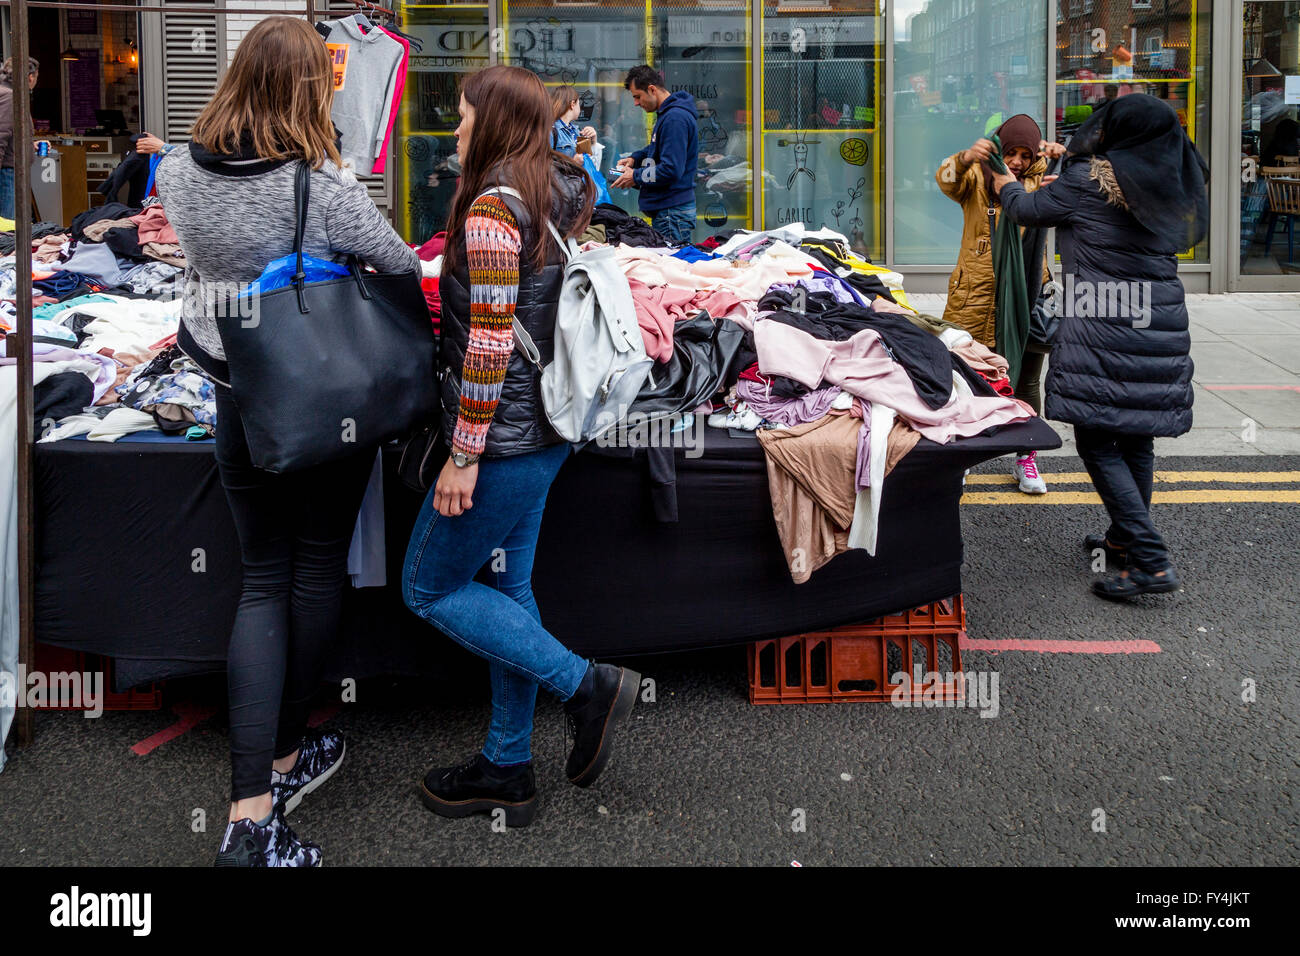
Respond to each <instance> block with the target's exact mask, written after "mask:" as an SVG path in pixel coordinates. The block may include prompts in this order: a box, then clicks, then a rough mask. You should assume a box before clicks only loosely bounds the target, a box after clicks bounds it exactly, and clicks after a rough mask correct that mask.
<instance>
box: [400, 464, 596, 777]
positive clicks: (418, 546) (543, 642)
mask: <svg viewBox="0 0 1300 956" xmlns="http://www.w3.org/2000/svg"><path fill="white" fill-rule="evenodd" d="M568 454H569V446H568V445H567V444H563V443H562V444H559V445H552V446H550V447H549V448H543V449H542V450H541V451H535V452H530V453H528V454H525V455H511V456H509V457H507V458H484V459H483V460H482V461H480V462H479V471H478V484H477V485H476V486H475V488H474V494H473V501H474V506H473V507H472V508H470V509H469V510H468V511H466V512H464V513H463V514H460V515H457V516H456V517H454V518H444V517H443V516H442V515H440V514H438V512H437V510H436V509H435V508H434V507H433V489H430V490H429V493H428V495H426V496H425V499H424V506H423V507H422V508H421V509H420V516H419V517H418V518H417V519H416V520H415V529H414V530H413V531H412V532H411V543H410V544H409V545H408V546H407V549H406V561H405V564H404V565H403V567H402V598H403V599H404V600H405V601H406V606H407V607H409V608H410V609H411V610H412V611H414V612H415V613H416V614H418V615H420V617H422V618H424V619H425V620H426V621H428V622H429V623H430V624H432V625H433V626H434V627H436V628H438V630H440V631H442V632H443V633H444V634H446V635H447V636H448V637H450V638H451V639H452V640H454V641H456V642H457V643H458V644H461V645H462V646H464V647H465V648H466V649H468V650H470V651H473V652H474V653H475V654H477V655H478V656H479V657H482V658H484V659H485V660H486V661H487V662H488V664H489V668H488V669H489V672H490V676H491V679H492V723H491V725H490V726H489V728H488V736H487V742H486V743H485V744H484V745H483V756H484V757H486V758H487V759H488V760H490V761H492V762H493V763H494V764H497V765H499V766H510V765H513V764H521V763H527V762H528V761H529V760H530V759H531V749H530V741H531V738H532V734H533V707H534V705H535V703H536V701H537V687H538V685H541V686H542V687H544V688H545V689H546V690H548V691H549V692H550V693H552V694H554V695H555V696H556V697H558V698H560V699H561V700H568V699H569V698H570V697H572V696H573V695H574V693H575V692H576V691H577V689H578V685H579V684H580V683H582V678H583V675H584V674H586V672H587V661H585V660H584V659H583V658H581V657H579V656H578V655H577V654H575V653H573V652H572V651H570V650H569V649H568V648H566V647H565V646H564V645H563V644H561V643H560V642H559V641H558V640H556V639H555V638H554V637H553V636H552V635H551V634H550V633H549V632H548V631H547V630H546V629H545V628H544V627H542V623H541V615H540V614H539V613H538V610H537V602H536V601H535V600H534V599H533V583H532V579H533V557H534V555H535V553H536V551H537V533H538V531H539V530H540V529H541V526H542V512H543V510H544V509H545V507H546V494H547V492H548V491H549V490H550V487H551V482H552V481H554V480H555V476H556V474H557V473H558V472H559V470H560V466H561V465H562V464H564V459H565V458H567V457H568ZM498 549H500V550H498ZM484 565H488V573H489V576H490V579H491V581H492V586H491V587H489V586H488V585H486V584H482V583H480V582H478V581H475V580H474V577H475V575H476V574H477V573H478V571H479V569H481V568H483V567H484Z"/></svg>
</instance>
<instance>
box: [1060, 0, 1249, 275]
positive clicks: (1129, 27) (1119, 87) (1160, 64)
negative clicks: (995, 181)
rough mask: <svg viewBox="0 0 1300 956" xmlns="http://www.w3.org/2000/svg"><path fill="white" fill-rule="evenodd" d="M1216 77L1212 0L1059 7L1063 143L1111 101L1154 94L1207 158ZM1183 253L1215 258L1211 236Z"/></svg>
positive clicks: (1076, 2)
mask: <svg viewBox="0 0 1300 956" xmlns="http://www.w3.org/2000/svg"><path fill="white" fill-rule="evenodd" d="M1247 6H1250V4H1247ZM1209 77H1210V0H1059V2H1058V4H1057V20H1056V122H1057V132H1058V134H1059V135H1058V139H1060V140H1061V141H1062V142H1068V141H1069V137H1070V135H1071V134H1072V133H1073V132H1074V131H1075V130H1076V129H1078V128H1079V124H1080V123H1082V122H1083V121H1084V120H1085V119H1087V118H1088V116H1090V115H1091V114H1092V111H1093V110H1094V109H1095V108H1096V107H1097V106H1098V105H1100V104H1101V103H1103V102H1105V101H1106V100H1108V99H1114V98H1115V97H1117V96H1127V95H1128V94H1129V93H1149V94H1150V95H1152V96H1158V97H1160V98H1161V99H1164V100H1168V101H1169V104H1170V105H1171V106H1172V107H1173V108H1174V109H1175V110H1177V111H1178V116H1179V119H1180V120H1181V122H1182V124H1183V128H1184V129H1186V130H1187V135H1188V136H1190V137H1191V139H1192V141H1193V142H1194V143H1195V144H1196V146H1197V149H1199V150H1200V152H1201V155H1202V156H1204V157H1205V158H1206V161H1207V162H1208V161H1209V157H1210V96H1209V93H1210V84H1209ZM1211 201H1213V189H1211ZM1181 258H1182V259H1184V260H1192V261H1196V262H1208V261H1209V240H1208V238H1207V239H1206V240H1205V241H1204V242H1202V243H1201V244H1200V245H1199V246H1198V247H1197V248H1196V249H1195V250H1188V251H1187V252H1186V253H1184V254H1183V255H1182V256H1181Z"/></svg>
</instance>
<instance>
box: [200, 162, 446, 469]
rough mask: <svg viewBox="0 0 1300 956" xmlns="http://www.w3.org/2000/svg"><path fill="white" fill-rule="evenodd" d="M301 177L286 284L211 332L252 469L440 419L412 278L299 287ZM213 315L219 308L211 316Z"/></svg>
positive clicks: (425, 322) (348, 450)
mask: <svg viewBox="0 0 1300 956" xmlns="http://www.w3.org/2000/svg"><path fill="white" fill-rule="evenodd" d="M310 180H311V170H310V169H309V168H308V166H307V165H306V164H300V165H299V167H298V170H297V176H296V178H295V181H294V207H295V213H296V222H295V228H294V238H293V251H294V253H295V254H296V255H297V256H298V270H297V276H296V277H295V279H294V282H293V284H291V285H289V286H286V287H284V288H281V289H274V290H272V291H270V292H266V293H263V294H261V295H259V296H257V298H256V301H255V302H254V303H253V311H252V316H251V317H249V316H248V312H249V309H248V306H247V304H245V305H244V307H243V308H242V309H240V308H228V309H225V310H224V311H225V312H226V313H227V314H226V315H218V317H217V327H218V330H219V332H220V334H221V343H222V345H223V346H224V348H225V350H226V360H227V363H228V364H229V366H230V388H231V391H232V392H233V393H234V396H235V401H236V403H237V404H238V405H239V410H240V417H241V419H242V420H243V424H244V433H245V434H246V435H247V437H248V449H249V453H250V456H251V458H252V462H253V464H254V465H256V466H257V467H259V468H263V469H265V470H267V471H273V472H290V471H297V470H299V469H302V468H308V467H310V466H312V465H318V464H322V463H324V462H327V461H333V460H336V459H339V458H344V457H347V456H348V455H351V454H356V453H357V452H359V451H361V450H362V449H364V448H374V447H376V446H378V445H380V444H382V443H384V442H386V441H389V440H391V439H394V438H400V437H402V436H405V435H407V434H409V433H410V432H412V431H413V430H415V429H416V428H418V427H420V426H422V425H424V424H426V423H427V422H429V421H430V420H432V419H435V418H436V417H437V416H438V415H439V413H440V407H441V406H440V401H439V396H438V389H437V382H436V381H435V379H434V365H435V359H436V355H435V352H436V344H435V341H434V335H433V323H432V319H431V318H430V315H429V307H428V304H427V303H426V302H425V299H424V292H423V290H421V288H420V278H419V273H418V271H417V270H412V271H411V272H407V273H367V272H365V271H363V270H362V268H361V265H360V263H359V262H357V260H356V258H355V257H352V258H351V260H350V261H349V262H348V269H349V272H350V275H349V276H348V277H347V278H339V279H330V280H328V281H325V282H305V281H304V279H303V264H302V241H303V233H304V231H305V229H306V224H307V203H308V201H309V199H310V194H311V182H310ZM218 311H223V310H218Z"/></svg>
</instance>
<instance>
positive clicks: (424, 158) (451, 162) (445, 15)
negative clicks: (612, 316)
mask: <svg viewBox="0 0 1300 956" xmlns="http://www.w3.org/2000/svg"><path fill="white" fill-rule="evenodd" d="M402 23H403V24H404V26H403V30H405V31H406V32H407V33H409V34H410V35H411V36H413V37H415V38H416V40H417V41H418V43H419V44H420V46H421V47H422V49H420V50H416V49H415V47H414V46H412V48H411V58H410V62H409V64H408V66H407V74H406V92H405V94H404V95H403V96H402V112H401V114H400V115H399V116H398V120H397V131H396V142H395V143H394V158H395V160H396V162H395V164H394V169H393V176H394V190H393V194H394V200H393V201H394V207H395V208H394V219H395V221H396V226H397V230H398V232H400V233H401V234H402V236H403V237H404V238H405V239H406V240H407V241H409V242H423V241H424V240H425V239H428V238H429V237H430V236H431V235H433V234H434V233H435V232H438V231H439V230H440V229H442V227H443V224H444V223H445V221H446V218H447V210H448V208H449V207H450V206H451V197H452V195H453V194H454V193H455V191H456V178H457V176H459V175H460V172H459V167H458V165H457V162H456V137H455V136H454V135H453V130H455V129H456V126H457V124H458V123H459V122H460V115H459V113H458V112H457V107H458V106H459V105H460V97H459V94H458V84H459V82H460V78H461V77H462V76H464V75H465V74H467V73H472V72H474V71H475V70H478V69H481V68H482V67H485V66H487V65H488V63H489V61H490V48H489V43H490V39H491V38H490V37H489V34H488V5H487V4H486V3H462V4H439V5H436V6H435V5H424V4H409V5H407V6H406V7H405V8H404V10H403V18H402Z"/></svg>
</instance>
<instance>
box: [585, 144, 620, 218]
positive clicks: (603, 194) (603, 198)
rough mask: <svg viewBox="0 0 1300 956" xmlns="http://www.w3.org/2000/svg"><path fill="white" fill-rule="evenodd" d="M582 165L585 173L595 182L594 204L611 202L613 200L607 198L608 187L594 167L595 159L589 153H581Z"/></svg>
mask: <svg viewBox="0 0 1300 956" xmlns="http://www.w3.org/2000/svg"><path fill="white" fill-rule="evenodd" d="M582 165H583V168H584V169H586V170H587V175H588V176H590V177H591V181H592V182H593V183H595V184H596V205H597V206H599V205H600V204H601V203H603V202H607V203H611V204H612V203H613V202H614V200H612V199H610V198H609V187H608V186H606V185H605V177H604V176H602V175H601V174H600V170H599V169H598V168H596V161H595V160H594V159H592V158H591V154H590V153H583V154H582Z"/></svg>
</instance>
